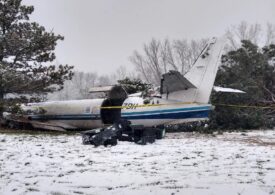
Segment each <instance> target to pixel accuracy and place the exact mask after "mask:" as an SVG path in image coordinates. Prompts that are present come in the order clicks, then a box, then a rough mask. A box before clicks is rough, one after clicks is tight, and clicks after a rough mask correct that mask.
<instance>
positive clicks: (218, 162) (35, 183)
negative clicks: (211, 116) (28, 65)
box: [0, 130, 275, 195]
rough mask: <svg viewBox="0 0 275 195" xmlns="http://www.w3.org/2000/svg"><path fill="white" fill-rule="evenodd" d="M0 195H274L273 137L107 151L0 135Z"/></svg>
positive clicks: (174, 137)
mask: <svg viewBox="0 0 275 195" xmlns="http://www.w3.org/2000/svg"><path fill="white" fill-rule="evenodd" d="M0 194H4V195H6V194H7V195H9V194H50V195H63V194H119V195H121V194H126V195H128V194H219V195H220V194H223V195H225V194H242V195H243V194H249V195H250V194H257V195H259V194H275V131H271V130H270V131H254V132H248V133H225V134H223V135H216V136H211V135H200V134H192V133H175V134H168V135H167V137H166V139H163V140H158V141H157V142H156V143H154V144H151V145H146V146H140V145H136V144H134V143H128V142H119V144H118V145H117V146H115V147H107V148H105V147H99V148H94V147H93V146H87V145H85V146H84V145H82V144H81V136H80V135H51V134H44V133H43V134H26V133H22V134H19V133H16V134H14V133H3V132H2V133H0Z"/></svg>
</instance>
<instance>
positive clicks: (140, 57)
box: [130, 39, 206, 85]
mask: <svg viewBox="0 0 275 195" xmlns="http://www.w3.org/2000/svg"><path fill="white" fill-rule="evenodd" d="M205 43H206V39H202V40H198V41H195V40H192V41H190V42H189V41H187V40H185V39H183V40H174V41H172V42H171V41H170V40H169V39H165V40H163V41H161V40H156V39H152V40H151V41H150V42H149V43H148V44H144V46H143V52H138V51H134V53H133V55H132V56H131V57H130V61H131V62H132V63H133V64H134V65H135V67H136V70H137V72H138V73H139V74H140V75H141V77H142V79H144V80H145V81H146V82H149V83H153V84H157V85H158V84H159V82H160V79H161V75H162V74H163V73H166V72H168V71H169V70H177V71H180V72H181V73H182V74H185V73H186V72H187V71H188V70H189V68H190V66H191V65H192V63H193V62H194V61H195V59H196V58H197V56H198V55H199V52H200V51H201V49H202V48H203V46H204V45H205Z"/></svg>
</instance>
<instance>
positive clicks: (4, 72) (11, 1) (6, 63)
mask: <svg viewBox="0 0 275 195" xmlns="http://www.w3.org/2000/svg"><path fill="white" fill-rule="evenodd" d="M33 11H34V7H33V6H26V5H22V3H21V0H0V102H2V103H3V100H4V96H5V95H6V94H8V93H13V94H44V93H48V92H53V91H56V90H60V89H62V86H63V83H64V81H65V80H67V79H71V77H72V74H73V73H72V68H73V67H72V66H68V65H59V66H55V65H53V61H54V60H55V58H56V56H55V53H54V50H55V47H56V44H57V41H60V40H63V39H64V37H63V36H61V35H55V34H54V33H53V32H47V31H46V30H45V28H44V27H43V26H41V25H39V24H38V23H36V22H30V21H29V16H30V14H32V13H33Z"/></svg>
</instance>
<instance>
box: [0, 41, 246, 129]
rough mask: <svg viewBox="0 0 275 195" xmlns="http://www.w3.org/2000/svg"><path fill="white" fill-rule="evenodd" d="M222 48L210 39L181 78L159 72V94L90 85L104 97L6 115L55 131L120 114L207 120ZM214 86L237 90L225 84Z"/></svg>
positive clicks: (145, 121) (135, 119)
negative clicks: (128, 91) (22, 113)
mask: <svg viewBox="0 0 275 195" xmlns="http://www.w3.org/2000/svg"><path fill="white" fill-rule="evenodd" d="M223 47H224V40H223V39H216V38H213V39H211V40H210V41H209V42H208V44H207V45H206V46H205V48H204V49H203V51H202V52H201V54H200V55H199V57H198V58H197V60H196V62H195V63H194V65H193V66H192V68H191V69H190V70H189V72H187V73H186V74H185V75H184V76H182V75H181V74H180V73H179V72H176V71H170V72H169V73H166V74H164V75H163V78H162V81H161V86H160V92H159V94H158V95H156V94H149V95H147V96H146V97H145V96H144V94H141V93H139V94H133V95H128V94H127V93H126V92H125V90H124V89H123V87H122V86H119V85H116V86H111V87H101V88H93V89H92V90H91V92H102V91H103V92H107V94H108V95H107V97H106V98H103V99H86V100H72V101H54V102H43V103H31V104H27V105H26V106H22V109H23V110H24V111H25V112H26V114H25V115H24V116H23V117H22V116H21V117H16V116H14V115H11V114H8V113H5V116H4V117H5V119H6V121H7V122H10V123H24V124H30V125H31V126H32V127H33V128H39V129H47V130H58V131H66V130H85V129H93V128H98V127H103V126H106V125H110V124H113V123H114V122H116V121H117V120H119V119H120V118H122V119H126V120H128V121H130V122H131V124H133V125H143V126H144V127H154V126H158V125H167V124H177V123H184V122H188V121H196V120H205V119H207V118H208V115H209V112H210V110H211V109H212V105H211V104H209V103H208V102H209V97H210V94H211V91H212V89H213V84H214V81H215V77H216V74H217V71H218V67H219V64H220V58H221V54H222V53H221V52H222V50H223ZM216 90H220V91H224V92H241V91H234V90H233V91H232V90H231V89H224V88H217V89H216ZM27 113H29V114H27Z"/></svg>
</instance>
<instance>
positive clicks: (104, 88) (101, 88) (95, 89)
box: [89, 85, 114, 93]
mask: <svg viewBox="0 0 275 195" xmlns="http://www.w3.org/2000/svg"><path fill="white" fill-rule="evenodd" d="M113 87H114V86H113V85H108V86H99V87H92V88H90V90H89V93H98V92H109V91H111V90H112V88H113Z"/></svg>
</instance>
